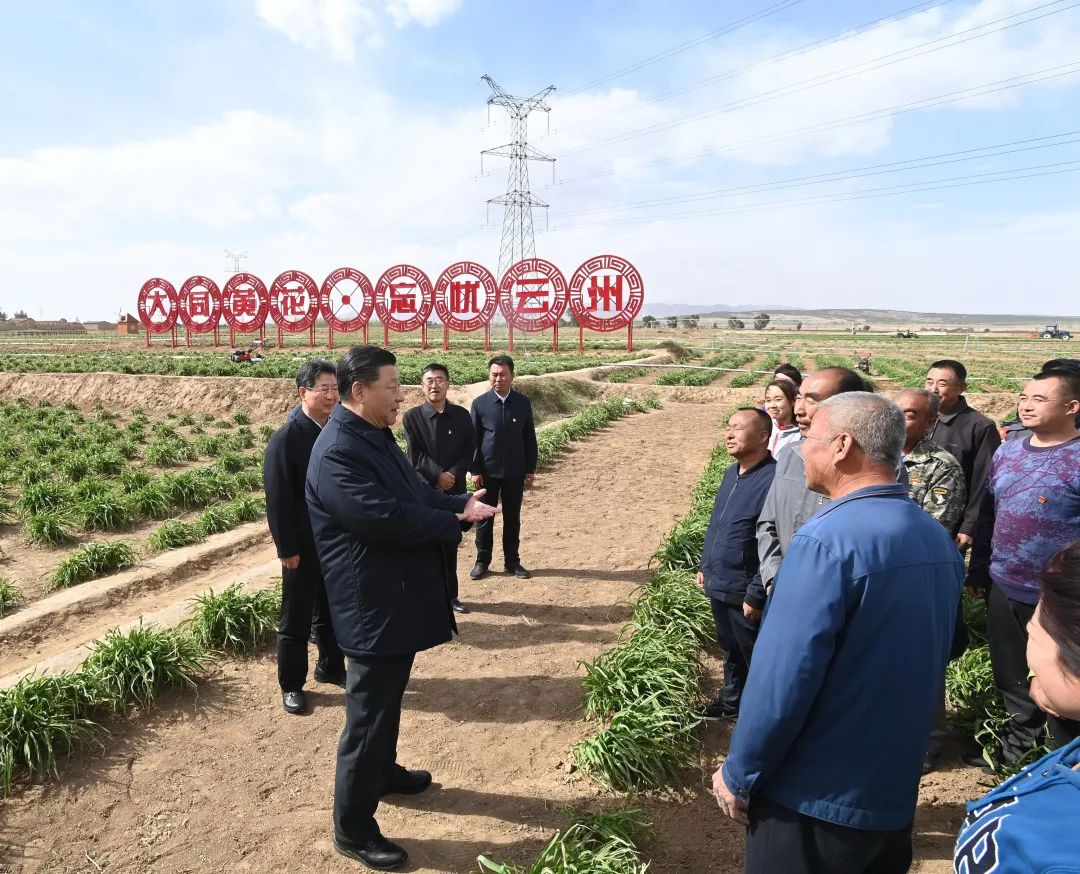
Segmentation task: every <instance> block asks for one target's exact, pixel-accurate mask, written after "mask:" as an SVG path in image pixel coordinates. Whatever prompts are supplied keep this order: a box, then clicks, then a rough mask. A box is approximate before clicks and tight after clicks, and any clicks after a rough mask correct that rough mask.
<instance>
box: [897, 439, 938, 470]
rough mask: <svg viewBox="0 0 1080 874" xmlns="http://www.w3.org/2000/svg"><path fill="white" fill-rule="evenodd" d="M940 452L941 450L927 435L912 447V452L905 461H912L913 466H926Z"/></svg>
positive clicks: (906, 456) (905, 457)
mask: <svg viewBox="0 0 1080 874" xmlns="http://www.w3.org/2000/svg"><path fill="white" fill-rule="evenodd" d="M940 452H941V448H940V447H939V446H938V445H937V444H936V443H935V442H934V441H933V440H931V439H930V435H929V434H927V435H926V436H925V437H923V439H922V440H920V441H919V442H918V443H916V444H915V445H914V446H912V447H911V452H908V453H907V454H906V455H905V456H904V461H910V462H911V463H912V464H925V463H926V462H928V461H930V460H931V459H932V458H933V457H934V456H935V455H937V454H939V453H940Z"/></svg>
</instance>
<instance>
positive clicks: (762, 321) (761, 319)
mask: <svg viewBox="0 0 1080 874" xmlns="http://www.w3.org/2000/svg"><path fill="white" fill-rule="evenodd" d="M767 327H769V314H768V313H758V314H757V316H756V317H755V318H754V330H755V331H764V330H765V329H766V328H767Z"/></svg>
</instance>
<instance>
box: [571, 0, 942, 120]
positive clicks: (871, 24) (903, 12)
mask: <svg viewBox="0 0 1080 874" xmlns="http://www.w3.org/2000/svg"><path fill="white" fill-rule="evenodd" d="M953 2H955V0H927V2H923V3H918V4H916V5H915V6H908V7H906V8H904V9H900V10H898V11H897V12H894V13H891V14H889V15H886V16H883V17H882V18H876V19H874V20H873V21H868V22H866V23H865V24H860V25H857V26H856V27H853V28H848V29H847V30H842V31H839V32H837V33H834V34H832V35H831V36H827V37H823V38H822V39H819V40H815V41H814V42H811V43H806V44H805V45H802V46H799V47H798V48H794V49H788V50H787V51H784V52H781V53H780V54H778V55H772V56H771V57H768V58H763V59H761V60H760V61H754V62H753V63H751V64H746V65H744V66H741V67H735V68H733V69H731V70H728V71H727V72H724V73H718V74H716V75H715V76H709V77H708V78H706V79H701V80H700V81H698V82H692V83H690V84H689V85H684V86H682V87H681V88H675V89H674V90H672V91H667V92H665V93H663V94H658V95H657V96H656V97H650V98H649V99H648V100H641V101H638V102H637V103H632V104H631V105H629V106H624V107H623V108H622V109H619V110H616V111H615V112H611V113H607V114H605V115H601V116H599V117H598V118H591V119H589V120H588V121H586V122H580V123H578V124H574V125H568V126H567V127H560V128H556V129H555V131H554V133H553V136H554V135H558V134H560V133H563V132H564V131H572V130H577V129H579V128H582V127H588V126H590V125H592V124H594V123H595V122H598V121H603V120H604V119H606V118H611V117H613V116H615V115H622V114H624V113H627V112H631V111H632V110H635V109H639V108H640V107H642V106H649V105H651V104H653V103H659V102H661V101H663V100H667V99H669V98H671V97H678V96H679V95H682V94H688V93H689V92H691V91H697V90H699V89H701V88H706V87H708V86H709V85H715V84H716V83H718V82H724V81H727V80H729V79H734V78H735V77H736V76H740V75H742V74H743V73H747V72H749V71H751V70H756V69H758V68H759V67H765V66H768V65H770V64H775V63H777V62H779V61H783V60H786V59H788V58H791V57H795V56H797V55H802V54H808V53H810V52H812V51H815V50H816V49H819V48H824V47H825V46H827V45H833V44H835V43H838V42H843V41H845V40H848V39H852V38H854V37H856V36H859V35H861V34H864V33H868V32H869V31H871V30H874V29H876V28H878V27H880V26H882V25H884V24H891V23H894V22H897V21H903V20H904V19H905V18H911V17H913V16H915V15H918V14H919V13H921V12H926V11H929V10H931V9H935V8H937V7H939V6H945V5H947V4H949V3H953Z"/></svg>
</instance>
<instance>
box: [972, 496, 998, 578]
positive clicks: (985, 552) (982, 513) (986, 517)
mask: <svg viewBox="0 0 1080 874" xmlns="http://www.w3.org/2000/svg"><path fill="white" fill-rule="evenodd" d="M983 492H984V494H983V499H982V501H981V502H980V508H979V520H978V523H977V524H976V526H975V530H974V531H973V532H972V537H973V542H972V544H971V559H970V561H969V562H968V573H967V584H968V585H969V586H972V587H974V588H977V589H989V588H990V584H991V579H990V559H991V556H992V554H993V545H994V521H995V519H996V516H997V508H996V506H995V504H994V493H993V491H992V490H991V489H990V487H989V485H987V486H986V487H985V488H984V489H983Z"/></svg>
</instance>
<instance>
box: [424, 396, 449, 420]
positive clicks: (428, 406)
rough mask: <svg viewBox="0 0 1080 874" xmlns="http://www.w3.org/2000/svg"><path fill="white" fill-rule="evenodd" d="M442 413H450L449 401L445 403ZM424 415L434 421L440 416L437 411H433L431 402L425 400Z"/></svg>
mask: <svg viewBox="0 0 1080 874" xmlns="http://www.w3.org/2000/svg"><path fill="white" fill-rule="evenodd" d="M442 411H443V413H447V412H449V411H450V401H446V403H445V404H444V405H443V408H442ZM424 414H425V415H426V416H427V417H428V418H429V419H434V418H435V417H436V416H438V415H441V414H440V413H439V411H438V410H436V409H435V407H434V405H433V404H432V403H431V401H427V400H426V401H424Z"/></svg>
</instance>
